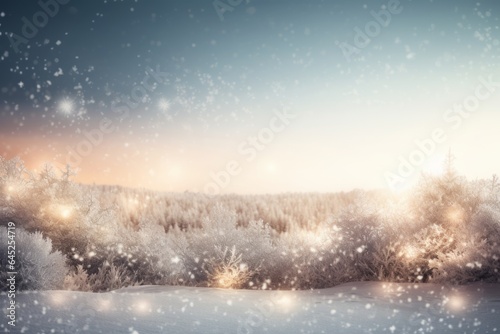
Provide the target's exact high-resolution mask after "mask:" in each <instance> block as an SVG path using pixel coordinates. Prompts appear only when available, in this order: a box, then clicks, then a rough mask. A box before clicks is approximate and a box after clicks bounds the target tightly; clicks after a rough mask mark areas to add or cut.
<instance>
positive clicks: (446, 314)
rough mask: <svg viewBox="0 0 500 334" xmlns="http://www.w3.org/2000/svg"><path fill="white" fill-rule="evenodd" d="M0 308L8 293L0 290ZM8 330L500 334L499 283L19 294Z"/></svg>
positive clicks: (145, 288)
mask: <svg viewBox="0 0 500 334" xmlns="http://www.w3.org/2000/svg"><path fill="white" fill-rule="evenodd" d="M0 298H1V306H2V309H3V310H4V312H5V310H6V308H7V306H8V304H7V303H8V299H7V296H6V295H5V294H2V295H0ZM16 301H17V305H18V309H17V323H16V327H11V326H9V325H8V324H7V321H8V319H7V318H6V317H4V320H3V321H2V324H1V327H0V331H1V332H10V333H82V332H84V333H106V334H111V333H129V334H130V333H133V334H137V333H141V334H143V333H168V334H174V333H204V334H206V333H287V334H288V333H467V334H472V333H500V285H499V284H472V285H466V286H442V285H435V284H391V283H382V282H360V283H349V284H343V285H340V286H337V287H334V288H330V289H324V290H315V291H249V290H221V289H211V288H189V287H170V286H141V287H130V288H126V289H121V290H117V291H114V292H110V293H85V292H70V291H45V292H20V293H18V294H17V297H16Z"/></svg>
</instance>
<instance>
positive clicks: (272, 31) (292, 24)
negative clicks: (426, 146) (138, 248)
mask: <svg viewBox="0 0 500 334" xmlns="http://www.w3.org/2000/svg"><path fill="white" fill-rule="evenodd" d="M216 3H217V2H216ZM221 3H226V4H227V3H228V2H227V1H222V2H218V3H217V4H218V5H219V6H220V4H221ZM233 3H237V1H236V2H233ZM213 4H214V2H211V1H137V2H134V1H94V2H88V1H71V2H69V3H68V4H65V5H62V4H60V5H58V7H59V8H58V10H57V14H55V15H54V16H53V17H50V18H49V19H48V21H47V24H46V25H45V26H44V27H41V28H40V29H38V32H37V34H36V36H34V37H31V38H28V39H26V40H25V41H26V42H24V41H23V42H19V41H20V40H21V39H19V38H22V37H23V34H22V27H23V24H24V21H23V19H22V18H23V17H26V18H28V19H29V20H30V22H31V21H33V15H35V14H36V13H38V12H40V11H43V8H41V7H40V6H39V5H38V4H37V3H33V2H30V1H19V2H16V3H15V4H14V3H13V2H12V3H10V4H3V5H2V6H0V32H1V35H0V40H1V43H2V44H1V47H2V48H1V49H0V52H1V55H2V56H1V57H0V64H1V67H0V78H1V79H0V89H1V100H0V101H1V103H2V105H1V109H0V154H2V155H3V156H5V157H7V158H10V157H13V156H16V155H20V156H21V157H22V158H23V159H24V160H25V161H26V162H27V164H28V165H29V166H30V167H31V168H40V166H41V165H42V163H43V162H45V161H48V162H52V163H54V164H56V165H58V166H59V165H63V164H65V163H67V162H70V163H71V164H73V165H75V167H77V168H78V169H79V175H78V180H79V181H82V182H86V183H92V182H96V183H106V184H122V185H126V186H135V187H146V188H152V189H157V190H164V191H185V190H188V191H208V192H222V193H228V192H236V193H268V192H270V193H277V192H289V191H293V192H294V191H297V192H299V191H321V192H330V191H332V192H333V191H340V190H350V189H353V188H388V187H391V188H395V189H401V188H406V187H407V186H409V185H411V184H413V183H414V182H415V180H416V179H417V178H418V176H419V175H420V174H421V173H422V172H432V173H436V172H437V171H438V169H439V168H438V167H439V166H440V163H441V160H442V159H443V157H444V155H445V154H446V153H447V152H448V150H449V149H451V150H452V152H453V154H454V155H455V156H456V165H457V169H458V170H459V171H460V172H462V173H463V174H465V175H467V176H469V177H471V178H483V177H489V176H491V174H493V173H498V171H499V170H500V159H499V158H497V157H496V156H495V154H494V153H493V152H494V147H495V144H496V143H498V142H499V141H500V133H499V132H498V131H497V129H496V125H497V124H499V120H500V116H499V114H498V110H497V109H498V106H499V102H500V98H499V96H500V84H498V85H496V84H495V83H496V82H500V71H499V65H498V64H499V61H498V60H499V58H498V57H499V55H500V53H499V51H500V49H499V45H500V43H499V20H498V18H499V14H500V13H499V10H500V6H499V4H498V3H497V2H495V1H464V0H461V1H444V0H442V1H438V0H436V1H418V2H417V1H400V2H399V4H398V3H397V2H396V1H370V2H368V1H335V2H333V1H319V0H313V1H277V0H271V1H263V0H261V1H259V0H252V1H241V3H240V4H239V5H236V6H231V9H232V10H231V11H226V12H224V13H220V12H219V13H218V12H217V11H218V10H220V8H221V7H218V8H219V9H216V8H214V5H213ZM391 9H392V13H391ZM372 11H374V12H376V13H382V14H381V15H382V17H384V18H387V17H388V16H387V13H390V19H389V20H386V21H385V22H383V23H384V24H381V23H380V22H378V21H377V20H376V18H375V17H374V15H373V14H372ZM384 13H385V14H384ZM219 14H221V15H222V17H223V20H221V19H220V15H219ZM384 15H385V16H384ZM370 27H371V28H370ZM358 28H359V30H361V31H363V32H364V33H365V34H367V33H368V34H370V31H368V32H367V31H366V29H375V30H372V31H371V35H372V36H371V37H370V36H369V38H370V41H369V43H366V45H363V46H360V45H356V42H355V37H356V35H357V34H358V31H359V30H357V29H358ZM13 34H16V36H18V37H15V36H14V35H13ZM16 38H17V39H16ZM12 41H14V43H12ZM15 41H18V43H17V44H16V43H15ZM347 44H349V45H350V46H352V47H357V53H356V54H355V55H353V56H352V57H346V56H345V54H344V53H343V49H342V48H341V47H340V46H343V47H344V48H345V46H346V45H347ZM16 50H17V51H18V52H16ZM348 58H349V59H348ZM148 69H156V70H157V71H159V72H161V74H160V78H161V82H160V81H158V80H157V79H155V78H154V76H152V75H151V74H147V73H146V72H148V71H149V70H148ZM148 73H150V72H148ZM481 78H482V79H481ZM144 80H145V81H144ZM483 81H490V82H492V83H490V84H489V86H485V85H484V84H483V83H482V82H483ZM154 82H156V84H155V86H154V87H153V88H151V89H148V90H145V88H144V87H145V85H148V83H149V84H153V83H154ZM478 87H480V88H478ZM488 88H490V90H488ZM476 89H479V90H480V92H486V93H488V94H486V95H488V96H487V97H486V98H481V99H479V98H478V97H477V96H476ZM143 92H144V93H145V94H142V93H143ZM139 93H140V94H139ZM138 94H139V95H138ZM483 95H485V94H483ZM134 96H135V97H138V101H136V102H133V104H132V105H127V103H126V102H124V101H126V99H127V98H128V99H132V100H133V98H134ZM139 98H140V101H139ZM474 99H476V100H477V101H478V104H477V106H474V108H472V109H473V111H472V112H470V115H469V116H467V117H466V116H463V115H464V114H462V115H460V114H457V112H448V110H450V109H454V108H455V109H456V108H457V107H456V106H457V104H458V105H460V104H463V103H466V101H469V102H471V101H472V102H473V101H474ZM472 102H471V103H472ZM120 108H121V109H120ZM118 109H119V110H118ZM124 110H126V111H127V113H126V115H125V116H124V115H123V111H124ZM283 110H288V113H290V114H293V115H294V117H293V119H290V122H288V124H285V126H284V128H283V129H282V130H280V131H279V132H274V133H273V134H272V140H269V142H266V144H265V145H264V144H263V143H260V144H259V145H257V146H258V147H259V148H261V149H257V147H254V148H253V150H254V151H255V154H251V155H250V153H248V152H249V151H248V150H252V147H253V146H252V144H251V143H252V140H251V138H252V137H256V136H257V137H258V135H259V134H261V137H262V136H264V137H263V138H269V137H266V134H267V135H269V133H268V132H267V130H265V129H266V128H269V126H270V122H272V120H273V118H274V117H276V112H277V111H281V112H283ZM457 117H459V118H457ZM103 120H105V121H107V122H108V123H109V124H111V125H110V126H111V127H112V129H113V130H112V131H110V132H107V133H102V131H101V130H100V127H99V124H100V122H102V121H103ZM458 122H460V124H458ZM278 123H279V122H278ZM276 124H277V123H276ZM280 125H281V123H280ZM280 129H281V126H280ZM436 129H441V130H442V132H443V137H446V140H444V141H442V142H440V143H435V145H433V146H435V148H434V149H432V150H431V151H432V152H430V153H429V152H427V153H426V152H423V153H422V154H420V153H418V152H416V151H418V150H421V149H420V148H419V147H418V146H417V144H415V141H422V140H425V139H429V138H432V133H433V131H435V130H436ZM96 131H101V134H100V135H95V133H96ZM86 132H90V133H92V134H94V135H95V136H97V137H94V142H93V143H92V142H90V141H91V139H92V138H91V139H89V137H88V136H86V135H85V133H86ZM87 142H90V144H88V143H87ZM261 146H263V148H262V147H261ZM241 151H245V152H247V154H244V153H242V152H241ZM250 156H252V159H248V158H249V157H250ZM412 157H413V160H414V162H415V161H416V162H418V163H412V162H411V161H410V160H412ZM420 158H422V159H420ZM401 159H403V160H408V162H409V164H410V165H411V169H412V171H411V173H408V174H409V175H404V176H403V175H402V174H405V173H401ZM419 159H420V160H419ZM249 160H250V161H249ZM233 162H234V163H237V165H238V167H239V168H236V170H237V172H234V171H233V174H234V175H231V174H230V173H229V171H228V168H227V166H228V164H231V163H233ZM226 173H228V174H226ZM214 175H215V176H214ZM228 175H229V176H228ZM226 181H227V182H226Z"/></svg>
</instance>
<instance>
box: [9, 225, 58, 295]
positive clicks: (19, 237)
mask: <svg viewBox="0 0 500 334" xmlns="http://www.w3.org/2000/svg"><path fill="white" fill-rule="evenodd" d="M0 232H1V233H0V251H1V257H0V261H1V267H2V271H1V274H0V276H2V277H1V283H0V286H1V288H2V290H3V289H5V286H4V284H6V275H7V271H11V270H6V266H7V248H8V242H7V229H6V228H5V227H3V226H2V227H0ZM15 241H16V243H15V246H16V257H15V261H16V264H15V271H17V275H16V287H17V289H18V290H52V289H58V288H61V287H62V285H63V281H64V277H65V275H66V272H67V267H66V259H65V257H64V255H63V254H62V253H61V252H59V251H53V249H52V242H51V240H50V239H44V238H43V236H42V234H41V233H39V232H36V233H29V232H26V231H25V230H24V229H22V228H16V230H15Z"/></svg>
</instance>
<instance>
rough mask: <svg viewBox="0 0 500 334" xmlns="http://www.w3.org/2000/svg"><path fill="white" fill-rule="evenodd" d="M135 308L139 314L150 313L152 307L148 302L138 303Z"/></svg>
mask: <svg viewBox="0 0 500 334" xmlns="http://www.w3.org/2000/svg"><path fill="white" fill-rule="evenodd" d="M134 308H135V310H136V311H137V312H138V313H146V312H149V311H150V305H149V303H148V302H146V301H140V302H137V303H136V304H135V307H134Z"/></svg>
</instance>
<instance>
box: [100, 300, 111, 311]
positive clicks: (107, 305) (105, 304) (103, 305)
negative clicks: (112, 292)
mask: <svg viewBox="0 0 500 334" xmlns="http://www.w3.org/2000/svg"><path fill="white" fill-rule="evenodd" d="M98 306H99V311H109V310H110V309H111V306H112V304H111V300H109V299H101V300H100V301H99V303H98Z"/></svg>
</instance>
